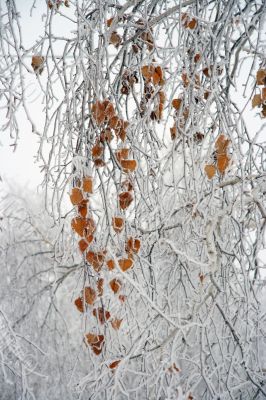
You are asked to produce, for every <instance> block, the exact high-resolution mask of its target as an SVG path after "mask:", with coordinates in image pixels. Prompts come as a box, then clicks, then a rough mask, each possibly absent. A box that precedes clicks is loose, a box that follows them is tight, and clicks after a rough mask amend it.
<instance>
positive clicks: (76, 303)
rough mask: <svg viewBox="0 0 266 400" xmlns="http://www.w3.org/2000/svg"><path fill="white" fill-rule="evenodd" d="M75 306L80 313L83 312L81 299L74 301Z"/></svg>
mask: <svg viewBox="0 0 266 400" xmlns="http://www.w3.org/2000/svg"><path fill="white" fill-rule="evenodd" d="M75 306H76V307H77V309H78V310H79V311H80V312H82V313H83V312H84V304H83V299H82V298H81V297H78V298H77V299H76V300H75Z"/></svg>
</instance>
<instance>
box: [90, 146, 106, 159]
mask: <svg viewBox="0 0 266 400" xmlns="http://www.w3.org/2000/svg"><path fill="white" fill-rule="evenodd" d="M103 149H104V147H103V145H102V144H101V143H96V144H95V145H94V146H93V147H92V149H91V154H92V157H93V158H100V157H101V156H102V154H103Z"/></svg>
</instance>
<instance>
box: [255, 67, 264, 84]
mask: <svg viewBox="0 0 266 400" xmlns="http://www.w3.org/2000/svg"><path fill="white" fill-rule="evenodd" d="M256 79H257V85H265V84H266V69H259V70H258V71H257V76H256Z"/></svg>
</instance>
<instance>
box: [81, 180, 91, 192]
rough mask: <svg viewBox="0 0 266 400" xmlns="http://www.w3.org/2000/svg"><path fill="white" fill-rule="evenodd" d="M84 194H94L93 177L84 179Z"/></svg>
mask: <svg viewBox="0 0 266 400" xmlns="http://www.w3.org/2000/svg"><path fill="white" fill-rule="evenodd" d="M82 183H83V192H85V193H90V194H92V193H93V179H92V177H91V176H85V177H84V178H83V181H82Z"/></svg>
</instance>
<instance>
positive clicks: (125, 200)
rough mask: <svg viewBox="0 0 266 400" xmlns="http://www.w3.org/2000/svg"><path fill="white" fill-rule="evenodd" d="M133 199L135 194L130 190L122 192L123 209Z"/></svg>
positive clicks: (120, 199) (121, 203) (120, 203)
mask: <svg viewBox="0 0 266 400" xmlns="http://www.w3.org/2000/svg"><path fill="white" fill-rule="evenodd" d="M132 201H133V196H132V194H131V193H130V192H122V193H120V194H119V205H120V208H121V209H122V210H125V209H126V208H128V207H129V206H130V204H131V203H132Z"/></svg>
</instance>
